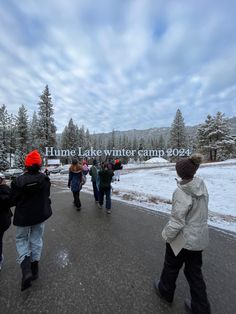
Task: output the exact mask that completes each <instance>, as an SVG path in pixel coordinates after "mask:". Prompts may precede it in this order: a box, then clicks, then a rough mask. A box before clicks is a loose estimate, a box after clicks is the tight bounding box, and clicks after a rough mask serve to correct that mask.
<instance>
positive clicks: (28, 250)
mask: <svg viewBox="0 0 236 314" xmlns="http://www.w3.org/2000/svg"><path fill="white" fill-rule="evenodd" d="M41 165H42V158H41V156H40V154H39V152H38V151H37V150H34V151H32V152H30V153H29V154H28V155H27V156H26V158H25V168H26V171H25V173H24V174H22V175H20V176H19V177H17V178H16V179H15V180H13V181H12V184H11V200H12V206H16V208H15V212H14V217H13V224H14V225H15V226H16V249H17V252H18V259H17V261H18V263H19V264H20V266H21V269H22V282H21V290H22V291H23V290H25V289H27V288H28V287H30V286H31V282H32V280H35V279H37V278H38V263H39V260H40V257H41V252H42V247H43V240H42V238H43V231H44V222H45V221H46V220H47V219H48V218H49V217H50V216H51V215H52V209H51V200H50V185H51V184H50V179H49V178H48V176H46V175H45V174H43V173H41V172H40V167H41Z"/></svg>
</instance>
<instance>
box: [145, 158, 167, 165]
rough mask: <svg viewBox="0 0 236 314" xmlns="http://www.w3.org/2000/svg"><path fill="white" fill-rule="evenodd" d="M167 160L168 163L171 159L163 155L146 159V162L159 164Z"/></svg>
mask: <svg viewBox="0 0 236 314" xmlns="http://www.w3.org/2000/svg"><path fill="white" fill-rule="evenodd" d="M165 162H167V163H168V162H169V161H168V160H166V159H164V158H162V157H153V158H151V159H148V160H147V161H145V164H157V163H165Z"/></svg>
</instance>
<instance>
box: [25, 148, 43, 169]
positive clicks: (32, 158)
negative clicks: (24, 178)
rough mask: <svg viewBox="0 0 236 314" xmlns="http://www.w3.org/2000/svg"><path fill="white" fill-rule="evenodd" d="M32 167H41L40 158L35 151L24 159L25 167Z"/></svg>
mask: <svg viewBox="0 0 236 314" xmlns="http://www.w3.org/2000/svg"><path fill="white" fill-rule="evenodd" d="M32 165H39V166H41V165H42V158H41V156H40V155H39V152H38V151H37V150H33V151H32V152H30V153H29V154H28V155H27V156H26V157H25V166H26V167H31V166H32Z"/></svg>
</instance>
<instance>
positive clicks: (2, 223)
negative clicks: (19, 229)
mask: <svg viewBox="0 0 236 314" xmlns="http://www.w3.org/2000/svg"><path fill="white" fill-rule="evenodd" d="M11 216H12V212H11V209H10V188H9V186H7V185H6V184H1V185H0V232H4V231H6V230H7V229H8V228H9V227H10V225H11Z"/></svg>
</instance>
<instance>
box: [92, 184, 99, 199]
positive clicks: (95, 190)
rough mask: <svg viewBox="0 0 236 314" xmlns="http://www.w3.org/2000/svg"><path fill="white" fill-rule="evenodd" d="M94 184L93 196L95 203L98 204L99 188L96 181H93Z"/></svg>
mask: <svg viewBox="0 0 236 314" xmlns="http://www.w3.org/2000/svg"><path fill="white" fill-rule="evenodd" d="M92 183H93V195H94V198H95V201H96V202H98V188H97V183H96V182H95V181H92Z"/></svg>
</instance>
